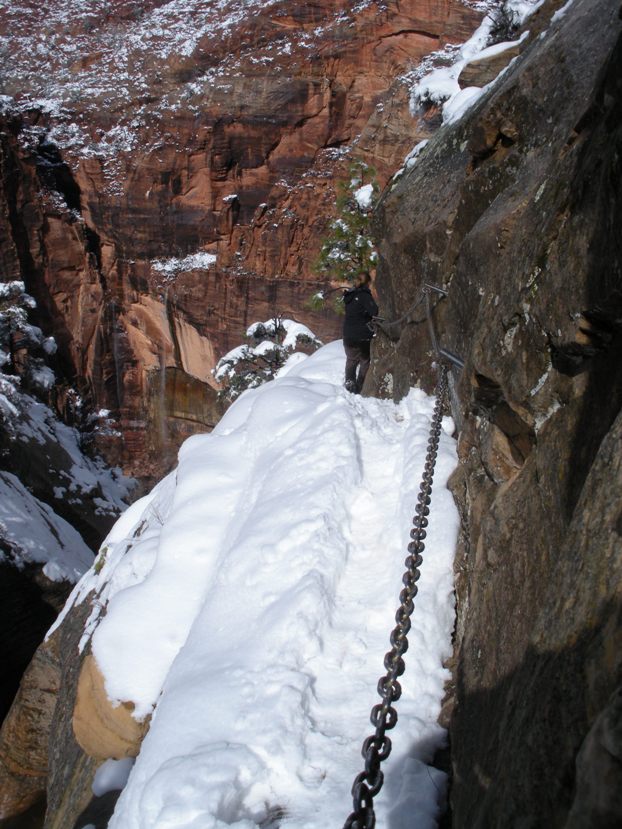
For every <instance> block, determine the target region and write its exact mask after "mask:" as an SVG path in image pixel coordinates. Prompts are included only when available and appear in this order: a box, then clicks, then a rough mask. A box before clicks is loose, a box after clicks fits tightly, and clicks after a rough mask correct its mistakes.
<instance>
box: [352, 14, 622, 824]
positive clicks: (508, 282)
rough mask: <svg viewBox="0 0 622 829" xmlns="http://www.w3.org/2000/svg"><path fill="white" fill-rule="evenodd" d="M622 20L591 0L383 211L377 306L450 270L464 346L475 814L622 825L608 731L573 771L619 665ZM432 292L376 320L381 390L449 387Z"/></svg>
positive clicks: (422, 161)
mask: <svg viewBox="0 0 622 829" xmlns="http://www.w3.org/2000/svg"><path fill="white" fill-rule="evenodd" d="M552 10H553V7H552V6H551V5H549V6H547V5H545V6H544V7H543V8H542V9H541V12H540V13H541V14H546V13H548V14H549V16H550V14H551V12H552ZM621 29H622V20H621V17H620V6H619V3H618V2H612V0H596V2H594V0H575V2H574V3H573V4H572V5H571V6H569V8H568V9H567V10H566V11H565V13H563V14H561V15H558V16H557V17H556V19H555V20H553V21H552V22H551V23H550V25H549V27H548V29H547V30H546V32H545V33H544V34H543V35H542V36H541V37H540V38H536V39H534V40H532V42H531V43H530V44H529V45H528V46H527V47H526V48H525V50H524V53H523V54H522V55H521V56H520V57H518V58H517V60H516V61H515V62H514V63H513V64H512V65H511V66H510V67H509V68H508V70H507V71H506V72H505V73H504V75H503V76H502V77H501V78H500V79H499V80H498V81H497V82H496V84H495V85H494V86H493V87H492V88H491V89H490V90H489V91H488V93H487V94H485V96H483V97H482V98H481V99H480V100H479V101H478V102H477V103H476V104H475V106H474V107H473V109H472V110H470V111H469V112H468V114H467V115H466V116H464V117H463V118H462V119H461V120H460V121H458V122H457V123H456V124H454V125H451V126H446V127H444V128H443V129H442V130H441V131H440V132H439V133H438V134H437V135H436V136H435V137H434V138H433V139H432V140H431V141H430V143H429V144H428V145H427V146H426V148H425V150H424V151H423V152H422V153H421V156H420V157H419V159H418V161H417V164H416V165H415V167H414V168H413V170H412V171H411V172H410V173H409V174H407V175H406V176H405V177H404V178H402V179H401V180H400V182H399V183H398V185H397V186H396V187H395V188H394V189H393V190H392V191H391V192H389V193H388V194H387V195H386V196H385V198H384V200H383V203H382V205H381V209H380V211H379V216H378V230H379V236H380V238H381V239H382V242H381V266H380V278H379V292H380V297H381V312H383V315H384V316H386V317H387V318H389V319H396V318H398V317H400V316H401V315H403V314H404V312H405V311H406V310H407V309H408V308H409V307H411V306H412V304H413V303H414V302H415V300H416V299H417V297H418V296H419V292H420V290H421V287H422V284H423V282H430V283H434V284H436V285H440V286H442V287H445V288H447V289H448V291H449V296H448V298H447V299H440V298H439V297H437V296H436V295H435V296H434V297H433V305H434V306H435V311H434V314H435V320H436V324H437V328H438V335H439V339H440V341H441V343H442V345H443V346H445V347H446V348H448V349H450V350H451V351H453V352H455V353H457V354H459V355H461V356H462V357H463V358H464V360H465V368H464V371H463V372H462V374H461V375H458V374H457V373H454V379H455V380H456V384H457V400H458V408H459V409H460V412H459V415H460V418H461V419H462V420H463V428H462V431H461V433H460V439H459V455H460V466H459V467H458V469H457V471H456V473H455V474H454V477H453V482H452V487H453V491H454V494H455V497H456V500H457V502H458V505H459V508H460V511H461V515H462V521H463V533H462V537H461V540H460V548H459V554H458V558H457V562H456V575H457V600H458V620H457V629H456V643H455V646H456V654H455V675H454V682H455V690H454V697H453V699H452V700H451V704H450V705H448V709H447V711H448V717H450V728H451V740H452V750H453V772H454V779H453V790H452V808H453V818H454V825H455V826H457V827H465V829H467V828H468V829H475V828H476V827H497V826H508V827H510V826H511V827H519V826H520V827H522V828H524V829H527V827H534V829H535V827H547V829H548V828H549V827H562V826H565V825H566V823H567V821H568V824H567V825H568V826H572V827H573V829H574V827H579V826H581V827H587V826H593V827H595V826H599V827H600V826H613V825H622V812H621V811H620V803H619V798H616V797H615V796H613V794H612V791H614V789H611V786H614V787H615V786H619V783H618V782H616V779H615V775H614V776H613V777H612V771H611V769H612V767H613V768H617V769H618V770H619V766H617V767H616V765H615V762H613V761H612V760H611V757H610V756H608V755H607V753H606V752H604V751H602V750H596V749H595V748H594V744H595V740H596V741H597V738H594V739H592V740H591V742H590V740H588V741H587V742H586V746H587V748H585V747H584V750H583V752H582V754H581V756H580V758H579V772H578V773H577V771H576V769H575V762H576V761H577V755H578V752H579V749H580V747H581V744H582V743H583V741H584V740H585V739H586V736H587V735H588V732H590V729H592V728H593V727H594V724H595V722H596V720H597V718H598V716H599V713H600V712H601V711H603V710H604V709H605V708H606V706H607V705H608V704H609V699H610V697H611V695H612V693H613V692H614V691H615V689H616V688H617V687H618V686H619V684H620V682H621V681H622V625H621V614H622V520H621V517H620V516H621V513H620V497H619V493H620V491H621V486H622V461H621V457H620V445H621V440H622V415H621V414H620V410H621V407H622V166H621V159H622V41H621V40H620V32H621ZM420 311H421V309H419V310H418V311H417V312H416V313H415V314H414V315H413V317H414V321H413V322H412V323H411V324H401V325H400V326H398V330H397V331H396V332H393V334H394V336H393V340H392V341H390V340H389V339H388V338H386V337H383V338H381V339H378V340H377V342H376V348H375V355H374V364H373V367H372V372H373V374H372V378H371V380H370V381H368V382H369V383H370V386H371V387H372V389H373V390H374V391H381V390H384V391H385V392H386V391H387V390H391V389H392V393H393V394H394V396H395V397H398V398H399V397H400V396H402V395H403V394H404V393H405V392H406V390H407V388H408V387H409V386H410V385H411V384H412V383H413V381H414V380H415V379H416V378H419V377H420V378H422V382H423V384H424V385H425V386H426V387H427V388H428V389H431V388H433V384H434V372H433V370H432V368H431V364H432V358H433V355H432V352H431V346H430V340H429V336H428V330H427V327H426V325H425V322H423V321H421V320H423V318H424V314H422V313H420ZM417 315H419V316H417ZM432 552H433V551H430V554H432ZM424 566H425V563H424ZM452 705H453V712H452ZM616 733H617V732H616ZM598 739H600V738H598ZM601 743H602V739H601ZM605 744H606V743H605ZM590 746H592V747H591V748H590ZM586 758H588V759H586ZM612 764H613V765H612ZM598 780H600V781H601V783H602V785H601V786H600V787H599V786H597V785H595V784H594V781H598ZM606 780H608V781H612V780H613V782H611V783H605V782H604V781H606ZM602 789H607V790H608V792H609V793H608V795H607V797H606V798H604V799H603V795H602ZM605 800H606V803H605ZM573 802H574V804H575V805H574V806H573ZM599 802H601V803H605V805H604V806H602V808H601V806H599V805H598V803H599ZM571 809H572V812H571ZM599 809H601V811H599ZM570 814H571V817H569V815H570Z"/></svg>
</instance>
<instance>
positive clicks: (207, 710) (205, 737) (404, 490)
mask: <svg viewBox="0 0 622 829" xmlns="http://www.w3.org/2000/svg"><path fill="white" fill-rule="evenodd" d="M342 371H343V350H342V347H341V344H340V343H332V344H330V345H328V346H326V347H324V348H322V349H320V350H319V351H318V352H316V353H315V354H314V355H312V356H311V357H308V358H307V359H305V360H304V361H303V362H299V361H296V362H295V363H293V364H286V366H285V367H284V369H283V370H282V372H281V375H280V377H279V378H277V379H276V380H274V381H273V382H270V383H267V384H266V385H264V386H262V387H261V388H258V389H253V390H250V391H247V392H245V393H244V394H243V395H242V396H241V397H240V398H239V399H238V401H237V402H236V403H235V404H234V405H233V406H232V407H231V408H230V409H229V411H228V412H227V414H226V415H225V417H224V418H223V419H222V421H221V422H220V423H219V424H218V426H217V427H216V429H215V430H214V431H213V432H212V433H211V434H210V435H202V436H195V437H193V438H190V440H188V441H187V442H186V443H185V444H184V446H183V447H182V449H181V451H180V455H179V465H178V467H177V469H176V470H175V471H174V472H172V473H171V474H170V475H169V476H168V477H167V478H165V479H164V480H163V481H162V482H161V483H160V484H159V485H158V486H157V487H156V488H155V489H154V490H153V491H152V492H151V494H150V495H148V496H147V497H146V498H143V499H142V500H141V501H139V502H137V503H136V504H134V505H133V506H132V507H130V508H129V509H128V510H127V511H126V513H125V514H124V515H123V516H122V517H121V519H120V520H119V522H118V523H117V525H116V526H115V527H114V529H113V530H112V532H111V534H110V535H109V537H108V539H107V540H106V542H105V545H104V547H103V548H102V551H101V552H100V556H99V559H98V561H97V564H96V566H95V567H94V568H93V569H92V570H91V571H90V572H89V573H88V574H87V575H86V576H85V578H84V579H83V580H82V581H81V583H80V584H79V585H78V586H77V587H76V590H75V591H74V595H73V599H70V603H69V604H71V603H72V601H73V602H79V601H82V600H83V599H84V598H85V597H86V596H87V595H88V594H89V593H90V592H91V591H95V594H96V595H97V596H98V600H97V601H95V602H93V608H94V609H93V611H92V614H91V618H90V620H89V623H88V625H87V631H86V633H85V637H84V639H83V643H82V646H84V645H85V644H86V642H87V640H88V638H89V636H91V634H92V649H93V653H94V655H95V658H96V660H97V662H98V663H99V665H100V667H101V669H102V671H103V673H104V676H105V679H106V688H107V692H108V694H109V696H110V698H111V699H112V700H113V701H115V702H120V701H132V702H134V704H135V706H136V711H135V713H136V716H138V717H144V716H147V715H149V714H151V712H152V711H153V717H152V721H151V726H150V730H149V733H148V734H147V737H146V738H145V740H144V743H143V745H142V749H141V752H140V755H139V756H138V758H137V761H136V764H135V766H134V768H133V769H132V772H131V774H130V777H129V782H128V784H127V786H126V788H125V790H124V791H123V793H122V795H121V798H120V800H119V802H118V804H117V808H116V811H115V814H114V816H113V818H112V820H111V822H110V829H169V828H170V829H172V827H176V829H181V827H187V829H190V827H193V828H194V829H199V827H200V829H208V827H213V829H216V828H217V827H225V826H226V827H231V826H233V827H236V829H251V827H257V826H262V827H268V826H275V827H276V826H282V827H288V828H289V829H303V827H306V829H312V828H313V829H326V827H329V826H330V827H338V826H340V825H342V823H343V821H344V820H345V818H346V816H347V814H348V813H349V811H350V809H351V798H350V786H351V783H352V779H353V777H354V776H355V774H356V773H357V772H358V771H360V770H361V767H362V759H361V756H360V746H361V743H362V740H363V738H364V737H365V736H367V734H368V733H369V732H370V729H371V727H370V724H369V709H370V707H371V705H372V703H375V702H376V701H377V697H376V683H377V679H378V677H379V676H380V674H381V673H383V668H382V660H383V656H384V653H385V652H386V650H388V646H389V642H388V636H389V632H390V630H391V628H392V627H393V625H394V620H393V617H394V613H395V610H396V606H397V595H398V593H399V590H400V588H401V575H402V572H403V569H404V566H403V560H404V558H405V551H406V545H407V543H408V540H409V539H408V534H409V530H410V526H411V520H412V513H413V509H414V504H415V497H416V492H417V489H418V484H419V479H420V475H421V471H422V468H423V463H424V456H425V451H426V443H427V436H428V429H429V420H430V415H431V412H432V408H433V402H434V401H433V400H432V399H431V398H428V397H427V396H426V395H425V394H424V393H423V392H421V391H419V390H416V389H414V390H412V391H411V393H410V394H409V396H408V397H407V398H406V399H405V400H404V401H402V402H401V403H400V404H399V405H395V404H393V403H392V402H390V401H383V400H374V399H363V398H361V397H358V396H352V395H349V394H348V393H347V392H345V391H344V390H343V388H342V386H341V383H342ZM454 465H455V448H454V441H453V440H452V439H451V438H450V437H449V436H448V435H447V434H443V435H442V437H441V445H440V451H439V460H438V465H437V473H436V483H435V487H434V493H433V508H432V515H431V521H430V527H429V532H428V540H427V549H426V555H425V559H424V564H423V568H422V577H421V581H420V592H419V595H418V597H417V601H416V609H415V617H414V624H413V631H412V634H411V648H410V650H409V652H408V655H407V659H406V662H407V671H406V674H405V676H404V678H403V679H404V682H403V687H404V693H403V696H402V698H401V699H400V701H399V703H398V705H397V707H398V710H399V715H400V720H399V723H398V726H397V729H396V730H395V731H394V732H393V734H392V737H393V738H394V749H393V753H392V755H391V757H390V759H389V761H388V762H387V763H386V783H385V788H384V790H383V792H382V794H381V796H380V797H379V798H378V802H377V814H378V820H379V824H380V825H381V826H385V827H388V826H390V827H392V829H399V828H400V827H406V826H408V827H411V828H412V827H418V829H422V827H432V826H434V825H435V824H436V817H437V814H438V810H439V805H438V804H439V800H441V799H442V793H443V789H444V779H443V777H444V776H443V774H442V773H441V772H439V771H437V770H435V769H433V768H431V767H429V766H427V765H426V763H428V762H429V761H430V760H431V758H432V755H433V753H434V751H435V749H436V748H437V747H438V746H439V745H440V744H441V743H442V742H443V740H444V732H443V730H442V729H441V728H440V726H439V725H438V724H437V722H436V720H437V717H438V714H439V710H440V703H441V699H442V696H443V683H444V681H445V680H446V679H447V677H448V672H447V671H446V669H444V668H443V664H442V663H443V660H444V659H445V658H446V657H447V656H449V654H450V652H451V630H452V625H453V598H452V597H453V578H452V557H453V550H454V545H455V539H456V532H457V526H458V518H457V514H456V511H455V507H454V504H453V500H452V497H451V495H450V493H449V492H448V491H447V489H446V487H445V482H446V480H447V477H448V475H449V474H450V472H451V471H452V469H453V467H454ZM96 571H97V572H96ZM103 608H105V609H106V615H105V617H102V616H101V615H100V614H101V611H102V609H103Z"/></svg>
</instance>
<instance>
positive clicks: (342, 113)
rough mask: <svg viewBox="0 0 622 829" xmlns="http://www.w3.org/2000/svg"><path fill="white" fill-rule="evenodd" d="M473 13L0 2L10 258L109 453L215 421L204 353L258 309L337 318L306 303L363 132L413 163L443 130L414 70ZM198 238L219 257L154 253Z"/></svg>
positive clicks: (4, 209) (216, 351)
mask: <svg viewBox="0 0 622 829" xmlns="http://www.w3.org/2000/svg"><path fill="white" fill-rule="evenodd" d="M474 5H476V4H473V6H474ZM481 14H482V13H481V11H477V10H476V9H475V8H473V7H472V6H471V5H468V4H466V3H463V2H460V0H442V2H438V1H437V0H407V2H393V0H389V2H385V3H381V4H379V3H375V2H363V3H359V4H357V5H356V8H355V10H352V9H351V8H350V4H349V3H346V2H333V1H332V0H331V2H317V3H314V4H312V5H308V4H296V3H291V2H285V0H277V2H270V1H269V0H266V2H248V3H243V4H240V3H237V2H236V3H226V2H225V3H219V4H206V3H204V2H200V0H192V2H187V3H186V2H185V3H175V2H168V3H162V2H149V3H135V2H129V0H115V1H114V2H106V3H99V2H97V3H94V4H90V5H89V7H88V8H86V7H83V6H82V5H79V6H77V7H75V8H74V7H73V6H72V4H67V3H65V2H52V3H47V4H41V5H39V6H33V5H32V4H30V3H22V2H17V3H12V4H11V5H10V6H8V5H7V6H5V7H3V8H2V9H1V10H0V35H2V34H9V35H10V36H11V37H12V42H13V43H14V48H12V49H11V50H7V52H6V53H5V54H4V55H3V56H2V62H3V88H2V91H3V92H5V93H6V94H7V95H8V96H11V99H12V100H11V101H9V103H8V104H7V102H6V101H4V104H5V105H6V106H7V107H8V111H14V112H15V111H16V112H19V114H17V115H14V116H10V115H7V116H6V118H5V120H4V122H3V123H2V126H1V127H0V129H1V132H2V136H1V138H2V145H1V146H2V159H1V165H2V177H3V181H4V182H6V192H5V193H4V196H3V201H2V204H1V205H0V221H1V222H2V224H3V231H4V233H5V237H6V238H5V242H3V243H2V247H1V248H0V254H1V256H2V259H1V260H0V265H2V266H3V267H4V268H5V270H6V273H7V274H11V275H12V276H13V277H17V276H18V275H19V274H22V275H23V276H24V278H25V279H26V281H27V285H28V289H29V291H30V292H31V293H32V294H33V295H34V296H35V297H36V299H37V300H38V302H39V306H40V309H41V314H42V316H45V317H46V319H45V322H46V325H45V328H46V333H49V334H51V333H53V334H54V336H55V337H56V338H57V341H58V342H59V345H60V347H61V348H60V359H61V360H62V361H63V362H64V365H65V370H66V376H67V377H68V378H69V379H70V380H71V381H72V382H77V384H78V386H79V387H80V391H81V392H82V393H83V394H84V395H85V397H86V398H87V400H88V402H89V404H90V405H91V406H92V407H94V408H100V407H104V408H106V409H110V410H111V411H112V412H113V415H114V417H115V418H116V420H117V423H118V431H119V432H120V433H121V437H120V438H117V439H115V438H114V437H113V436H110V435H108V437H106V438H103V439H101V440H100V448H102V449H104V450H105V451H106V453H107V455H108V457H109V458H110V459H111V460H112V461H114V462H115V463H119V462H120V463H121V464H122V465H123V466H124V468H125V470H126V471H128V472H130V473H131V474H134V475H137V476H139V477H141V478H149V477H159V476H160V475H161V474H162V472H163V471H165V470H168V469H169V468H170V466H171V465H172V462H173V461H174V457H175V451H176V448H177V447H178V446H179V443H180V442H181V440H182V439H183V438H185V437H187V436H188V435H189V434H191V433H193V432H196V431H204V430H206V429H209V428H211V426H213V424H214V423H215V422H216V421H217V419H218V418H219V416H220V408H219V405H218V403H217V401H216V392H215V390H214V383H213V380H212V376H211V373H210V372H211V369H212V368H213V367H214V365H215V361H216V360H217V359H218V357H220V356H221V355H222V354H223V353H224V352H225V351H227V350H229V349H230V348H232V347H234V346H236V345H238V344H239V343H240V341H241V339H242V336H243V333H244V331H245V328H246V326H247V325H248V324H249V323H251V322H253V321H254V320H257V319H266V318H268V317H269V316H270V315H272V314H274V313H275V312H279V313H283V314H285V315H286V316H293V317H295V318H298V319H301V320H302V321H304V322H306V323H307V324H308V325H310V327H311V328H312V329H313V330H315V331H316V333H317V334H318V335H319V336H320V337H322V338H327V339H330V338H332V337H334V336H336V335H337V334H338V331H339V327H340V322H339V320H338V319H336V318H335V316H334V315H333V314H331V313H330V312H322V313H321V312H311V311H308V310H305V308H304V302H305V300H307V299H308V298H309V296H310V295H311V293H312V292H313V290H314V284H313V283H314V280H315V287H316V288H317V277H315V276H314V275H313V271H312V264H313V262H314V260H315V258H316V255H317V252H318V249H319V245H320V241H321V238H322V235H323V234H324V232H325V229H326V227H327V223H328V221H329V219H330V217H331V215H332V212H333V210H334V184H335V179H336V178H337V179H338V178H340V177H343V176H345V175H346V174H347V172H346V171H347V166H348V165H347V159H348V157H350V155H351V153H352V152H353V150H354V149H355V151H356V153H357V155H358V156H360V157H363V158H365V159H367V160H369V161H371V162H372V163H373V164H374V166H375V167H376V168H377V170H378V174H379V178H380V180H381V181H386V179H387V177H388V176H389V175H391V174H392V173H393V172H394V171H395V169H396V168H397V167H398V166H400V163H401V161H402V159H403V158H404V155H405V154H406V153H407V152H408V151H409V150H410V149H411V148H412V147H413V145H414V144H415V143H416V142H417V140H418V139H419V138H421V137H422V136H424V135H426V134H428V132H429V126H430V125H429V123H428V121H426V119H425V118H423V119H420V121H419V122H415V121H413V119H412V116H411V115H410V113H409V109H408V85H407V84H405V83H404V82H402V81H400V78H402V77H403V76H404V74H405V73H406V72H408V71H409V70H411V69H412V68H413V67H415V66H416V65H417V64H418V63H419V61H420V60H421V58H422V57H423V56H424V55H426V54H428V53H430V52H431V51H433V50H435V49H438V48H439V47H443V46H445V45H446V44H447V43H448V42H449V43H460V42H462V41H464V40H465V39H466V38H467V37H468V35H469V34H470V32H471V31H472V30H473V29H474V28H475V26H476V25H477V22H478V20H479V19H480V18H481ZM29 101H30V102H31V103H29ZM431 117H432V116H431ZM432 120H433V119H432ZM206 252H208V253H210V254H212V255H213V256H216V257H217V258H216V260H215V263H214V262H212V263H209V262H206V261H204V263H203V267H202V268H197V266H196V261H195V262H194V263H190V264H186V265H185V266H183V267H181V266H180V267H177V266H174V269H173V270H170V269H169V270H168V271H162V270H158V266H157V262H158V261H159V260H170V259H171V258H172V257H177V258H178V260H179V259H183V258H185V257H186V256H188V255H192V254H196V253H203V254H205V253H206ZM169 265H170V262H169Z"/></svg>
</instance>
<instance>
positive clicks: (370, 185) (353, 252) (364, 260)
mask: <svg viewBox="0 0 622 829" xmlns="http://www.w3.org/2000/svg"><path fill="white" fill-rule="evenodd" d="M348 174H349V175H348V179H347V180H346V181H342V182H340V183H339V185H338V187H337V202H336V207H337V216H336V218H335V219H333V220H332V221H331V223H330V225H329V232H328V234H327V236H326V238H325V239H324V242H323V244H322V247H321V248H320V254H319V257H318V260H317V262H316V265H315V271H316V272H317V273H318V274H320V275H322V276H328V277H330V278H331V280H334V281H338V282H353V281H354V279H355V277H356V275H357V274H358V273H360V272H361V271H369V270H371V269H372V268H373V267H374V265H375V262H376V259H377V254H376V249H375V246H374V242H373V239H372V236H371V214H372V211H373V207H374V202H375V200H376V198H377V196H378V192H379V188H378V184H377V183H376V180H375V170H374V169H373V168H372V167H370V166H369V165H367V164H365V163H364V162H363V161H355V162H353V163H352V164H351V165H350V167H349V169H348ZM328 293H329V292H319V293H318V294H315V296H313V297H312V298H311V300H310V302H309V305H310V306H311V307H312V308H314V309H316V310H317V309H319V308H321V307H322V306H323V305H324V302H325V300H326V298H327V294H328ZM341 305H342V303H341V300H340V299H339V300H338V308H337V310H339V306H341Z"/></svg>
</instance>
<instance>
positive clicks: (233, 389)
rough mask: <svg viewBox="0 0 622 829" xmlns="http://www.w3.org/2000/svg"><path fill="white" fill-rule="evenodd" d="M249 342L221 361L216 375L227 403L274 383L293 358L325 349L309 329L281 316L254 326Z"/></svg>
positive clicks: (251, 327) (249, 330)
mask: <svg viewBox="0 0 622 829" xmlns="http://www.w3.org/2000/svg"><path fill="white" fill-rule="evenodd" d="M246 338H247V341H248V342H247V343H244V344H242V345H239V346H237V347H236V348H234V349H232V350H231V351H229V352H228V353H227V354H225V355H224V357H221V358H220V360H219V361H218V363H217V365H216V368H215V369H214V371H213V374H214V378H215V379H216V380H217V381H218V382H219V383H220V384H221V385H222V390H221V392H220V394H221V396H222V397H223V398H224V399H225V400H229V401H233V400H235V399H236V398H237V397H239V396H240V395H241V394H242V392H243V391H246V389H254V388H256V387H257V386H261V385H262V383H265V382H267V381H268V380H272V379H273V378H274V377H276V375H277V373H278V372H279V371H280V369H281V368H282V367H283V366H284V365H285V363H286V362H287V360H288V359H290V357H291V356H292V355H294V354H304V353H309V352H312V351H315V350H316V349H317V348H319V347H320V346H321V345H322V343H321V341H320V340H319V339H318V338H317V337H316V336H315V334H314V333H313V331H311V330H310V329H309V328H307V326H306V325H303V324H302V323H300V322H295V321H294V320H290V319H285V318H284V317H281V316H275V317H272V318H271V319H269V320H266V321H265V322H254V323H253V324H252V325H251V326H250V327H249V328H248V329H247V331H246Z"/></svg>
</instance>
